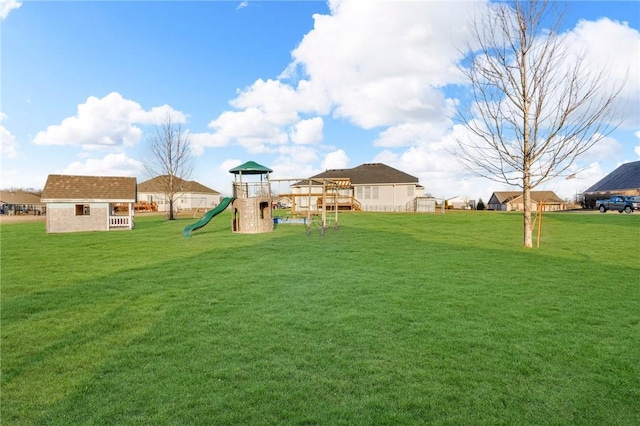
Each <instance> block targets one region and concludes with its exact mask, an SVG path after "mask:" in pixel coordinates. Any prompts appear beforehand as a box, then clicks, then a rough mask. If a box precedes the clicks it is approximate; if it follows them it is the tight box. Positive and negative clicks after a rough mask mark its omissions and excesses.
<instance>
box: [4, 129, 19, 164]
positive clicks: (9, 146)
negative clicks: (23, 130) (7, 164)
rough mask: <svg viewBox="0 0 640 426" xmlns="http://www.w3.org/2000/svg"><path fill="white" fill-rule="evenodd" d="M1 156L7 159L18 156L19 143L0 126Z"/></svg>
mask: <svg viewBox="0 0 640 426" xmlns="http://www.w3.org/2000/svg"><path fill="white" fill-rule="evenodd" d="M0 154H2V157H5V158H16V157H17V156H18V142H17V141H16V138H15V137H14V136H13V135H12V134H11V132H10V131H9V130H7V129H6V128H5V127H4V126H0Z"/></svg>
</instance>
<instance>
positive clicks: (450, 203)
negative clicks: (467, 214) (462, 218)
mask: <svg viewBox="0 0 640 426" xmlns="http://www.w3.org/2000/svg"><path fill="white" fill-rule="evenodd" d="M446 202H447V207H448V208H450V209H459V210H462V209H464V210H469V209H474V208H475V200H472V199H470V198H469V197H462V196H457V197H452V198H447V200H446Z"/></svg>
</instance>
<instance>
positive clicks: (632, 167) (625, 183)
mask: <svg viewBox="0 0 640 426" xmlns="http://www.w3.org/2000/svg"><path fill="white" fill-rule="evenodd" d="M636 188H638V189H640V161H634V162H632V163H625V164H623V165H621V166H620V167H618V168H617V169H615V170H614V171H612V172H611V173H609V174H608V175H606V176H605V177H603V178H602V179H600V180H599V181H598V182H596V183H595V185H593V186H592V187H591V188H589V189H587V190H586V191H584V192H585V193H586V192H603V191H616V190H624V189H636Z"/></svg>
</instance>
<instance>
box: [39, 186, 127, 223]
mask: <svg viewBox="0 0 640 426" xmlns="http://www.w3.org/2000/svg"><path fill="white" fill-rule="evenodd" d="M41 201H42V202H43V203H46V205H47V233H61V232H84V231H110V230H114V229H129V230H131V229H133V225H134V219H133V215H134V208H133V204H134V203H135V202H136V178H133V177H118V176H71V175H49V177H48V178H47V183H46V185H45V187H44V191H43V192H42V198H41ZM116 204H128V209H127V212H126V213H125V214H116V212H115V208H114V207H115V205H116Z"/></svg>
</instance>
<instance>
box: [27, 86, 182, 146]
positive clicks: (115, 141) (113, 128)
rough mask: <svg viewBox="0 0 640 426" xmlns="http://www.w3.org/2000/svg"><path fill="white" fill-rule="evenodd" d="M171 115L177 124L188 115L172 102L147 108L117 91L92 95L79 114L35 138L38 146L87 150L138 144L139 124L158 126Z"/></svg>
mask: <svg viewBox="0 0 640 426" xmlns="http://www.w3.org/2000/svg"><path fill="white" fill-rule="evenodd" d="M167 116H170V117H171V119H172V121H173V122H174V123H184V122H185V121H186V117H185V115H184V114H183V113H182V112H180V111H176V110H174V109H173V108H171V107H170V106H168V105H162V106H158V107H154V108H151V109H150V110H148V111H146V110H144V109H143V108H142V107H141V106H140V104H138V103H137V102H135V101H132V100H129V99H124V98H123V97H122V95H120V94H119V93H117V92H112V93H109V94H108V95H106V96H105V97H103V98H97V97H95V96H90V97H89V98H87V100H86V102H85V103H83V104H80V105H78V112H77V114H76V115H75V116H72V117H67V118H65V119H64V120H62V122H61V123H60V124H59V125H52V126H49V127H47V129H46V130H43V131H40V132H38V133H37V134H36V136H35V138H34V139H33V143H35V144H36V145H75V146H81V147H82V148H84V149H98V148H118V147H122V146H132V145H135V144H136V143H137V142H138V141H139V140H140V139H141V137H142V130H141V129H140V128H139V127H138V126H137V125H158V124H161V123H162V122H163V120H164V119H165V118H166V117H167Z"/></svg>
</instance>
